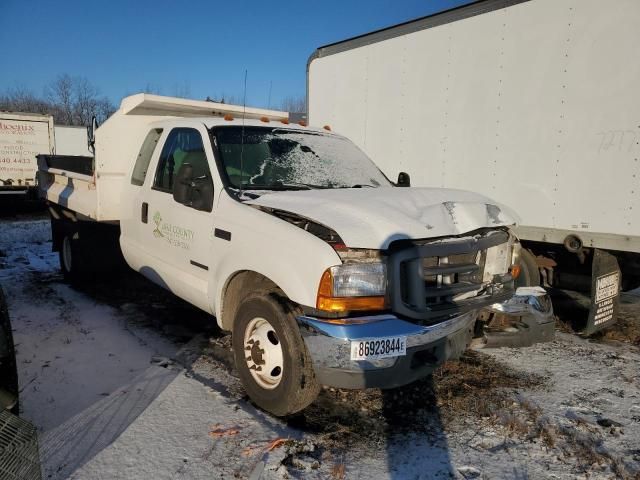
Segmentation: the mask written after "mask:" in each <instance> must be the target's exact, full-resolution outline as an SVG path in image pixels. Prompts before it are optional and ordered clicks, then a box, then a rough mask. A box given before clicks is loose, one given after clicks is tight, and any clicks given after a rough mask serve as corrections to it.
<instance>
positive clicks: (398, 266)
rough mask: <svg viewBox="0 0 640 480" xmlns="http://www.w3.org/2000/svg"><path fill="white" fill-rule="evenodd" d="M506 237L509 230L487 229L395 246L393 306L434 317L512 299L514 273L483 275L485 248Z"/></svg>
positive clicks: (399, 311)
mask: <svg viewBox="0 0 640 480" xmlns="http://www.w3.org/2000/svg"><path fill="white" fill-rule="evenodd" d="M508 241H509V234H508V233H507V232H506V231H503V230H489V231H482V232H479V233H477V234H475V235H470V236H468V237H465V238H450V239H444V240H437V241H431V242H421V243H418V242H415V243H410V244H406V243H405V244H400V245H399V246H397V247H396V248H392V249H391V251H390V255H389V257H388V270H387V271H388V275H389V278H388V284H389V297H390V298H389V302H390V305H391V308H392V310H393V311H394V313H396V314H399V315H402V316H405V317H409V318H410V319H414V320H420V321H433V320H437V319H440V318H442V317H449V316H452V315H456V314H461V313H464V312H468V311H470V310H473V309H478V308H482V307H485V306H487V305H491V304H493V303H496V302H500V301H503V300H506V299H508V298H509V297H510V296H511V295H512V294H513V279H512V278H511V275H509V274H508V273H505V274H504V275H495V276H493V277H492V278H487V275H485V260H486V252H487V249H488V248H490V247H494V246H497V245H501V244H505V243H507V242H508Z"/></svg>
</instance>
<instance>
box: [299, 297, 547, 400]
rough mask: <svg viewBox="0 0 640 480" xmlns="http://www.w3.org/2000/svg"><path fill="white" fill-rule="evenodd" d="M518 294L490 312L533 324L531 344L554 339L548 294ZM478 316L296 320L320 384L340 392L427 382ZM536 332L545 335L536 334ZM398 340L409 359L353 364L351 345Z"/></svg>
mask: <svg viewBox="0 0 640 480" xmlns="http://www.w3.org/2000/svg"><path fill="white" fill-rule="evenodd" d="M518 292H519V293H517V294H516V295H515V296H514V297H513V298H512V299H510V300H507V301H506V302H503V303H499V304H494V305H491V306H490V307H489V308H488V309H486V310H487V311H488V312H489V313H490V314H491V313H493V314H495V313H496V312H498V313H499V314H500V315H503V316H506V317H507V318H512V319H513V322H514V323H519V324H525V325H529V328H528V329H525V332H528V333H529V338H530V339H533V341H531V342H530V343H535V341H546V340H549V339H551V338H553V331H554V329H555V318H554V316H553V309H552V308H551V301H550V300H549V298H548V296H547V295H546V293H545V292H544V290H542V293H540V291H537V290H535V291H534V290H529V291H524V290H523V291H521V289H518ZM478 313H479V312H477V311H470V312H467V313H464V314H462V315H459V316H456V317H453V318H450V319H448V320H445V321H443V322H441V323H437V324H434V325H428V326H423V325H417V324H415V323H412V322H409V321H407V320H403V319H401V318H398V317H396V316H395V315H390V314H384V315H375V316H367V317H355V318H353V319H352V320H351V321H350V322H349V323H347V324H338V323H332V322H330V321H327V320H324V319H319V318H315V317H311V316H307V315H302V316H299V317H297V321H298V325H299V327H300V332H301V333H302V337H303V338H304V341H305V344H306V346H307V350H308V351H309V354H310V355H311V358H312V360H313V365H314V370H315V374H316V377H317V379H318V381H319V382H320V383H321V384H323V385H328V386H332V387H339V388H370V387H372V388H395V387H400V386H402V385H406V384H408V383H411V382H414V381H416V380H418V379H420V378H423V377H425V376H427V375H429V374H430V373H431V372H433V370H435V369H436V368H437V367H438V366H439V365H441V364H442V363H443V362H445V361H446V360H449V359H453V358H457V357H459V356H460V355H461V354H462V352H463V351H464V350H465V349H466V348H467V347H468V346H469V343H470V342H471V338H472V335H473V330H474V326H475V322H476V319H477V318H478ZM534 324H535V325H534ZM534 327H535V328H534ZM532 331H537V332H540V331H541V332H542V333H541V334H538V335H533V336H532V335H531V334H530V332H532ZM510 333H511V334H513V331H511V330H510ZM396 336H402V337H406V355H404V356H398V357H391V358H382V359H375V360H351V342H352V341H356V340H362V339H375V338H383V337H396ZM512 336H513V335H512ZM530 343H528V344H530ZM487 346H489V345H487ZM496 346H499V345H496Z"/></svg>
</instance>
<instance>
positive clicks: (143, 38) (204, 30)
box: [0, 0, 469, 106]
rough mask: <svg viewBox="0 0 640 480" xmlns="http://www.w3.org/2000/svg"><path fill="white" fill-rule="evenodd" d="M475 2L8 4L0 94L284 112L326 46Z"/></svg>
mask: <svg viewBox="0 0 640 480" xmlns="http://www.w3.org/2000/svg"><path fill="white" fill-rule="evenodd" d="M463 3H469V1H468V0H396V1H393V0H353V1H349V0H319V1H300V0H298V1H275V0H272V1H265V0H262V1H257V0H253V1H248V0H245V1H243V0H235V1H227V2H222V1H216V0H102V1H97V0H92V1H86V0H85V1H78V0H55V1H54V0H30V1H25V0H0V93H2V92H4V91H5V90H6V89H7V88H12V87H16V86H23V87H26V88H28V89H30V90H32V91H33V93H35V94H38V95H39V94H42V90H43V87H44V85H45V84H47V83H48V82H50V81H51V80H53V79H54V78H55V77H56V76H57V75H58V74H61V73H69V74H71V75H81V76H85V77H87V78H88V79H89V80H90V81H91V82H92V83H93V84H95V85H96V86H97V87H99V89H100V91H101V93H102V94H105V95H107V96H108V97H109V98H110V99H111V100H112V101H114V102H115V103H119V101H120V99H121V98H122V97H123V96H124V95H127V94H131V93H137V92H140V91H142V90H144V89H145V88H147V87H150V88H151V89H152V90H156V91H158V90H159V91H160V93H162V94H165V95H175V94H180V95H184V96H188V97H191V98H205V97H206V96H212V97H220V96H221V95H223V94H225V95H227V96H228V95H233V96H236V97H237V98H241V96H242V83H243V77H244V70H245V69H247V70H248V82H247V103H248V104H251V105H255V106H268V105H267V104H268V102H269V90H270V85H272V87H271V106H278V105H279V104H280V102H281V100H282V99H283V98H284V97H286V96H302V95H304V93H305V82H306V79H305V75H306V63H307V59H308V57H309V55H310V54H311V53H312V52H313V51H314V50H315V49H316V48H317V47H319V46H321V45H326V44H328V43H332V42H335V41H339V40H343V39H345V38H349V37H353V36H355V35H359V34H362V33H366V32H369V31H372V30H376V29H379V28H384V27H387V26H390V25H394V24H397V23H400V22H404V21H407V20H410V19H413V18H417V17H421V16H424V15H428V14H431V13H434V12H437V11H440V10H446V9H449V8H452V7H454V6H457V5H460V4H463Z"/></svg>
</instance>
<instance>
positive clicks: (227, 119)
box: [224, 113, 233, 122]
mask: <svg viewBox="0 0 640 480" xmlns="http://www.w3.org/2000/svg"><path fill="white" fill-rule="evenodd" d="M224 119H225V120H226V121H227V122H230V121H231V120H233V115H231V114H229V113H227V114H226V115H225V116H224Z"/></svg>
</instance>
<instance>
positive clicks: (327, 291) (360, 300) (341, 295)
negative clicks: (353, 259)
mask: <svg viewBox="0 0 640 480" xmlns="http://www.w3.org/2000/svg"><path fill="white" fill-rule="evenodd" d="M386 289H387V268H386V265H385V264H384V263H380V262H375V263H350V264H344V265H337V266H335V267H331V268H328V269H327V270H325V272H324V274H323V275H322V279H321V280H320V286H319V287H318V297H317V301H316V308H317V309H318V310H324V311H329V312H344V311H353V310H382V309H384V307H385V300H384V298H385V297H384V296H385V292H386Z"/></svg>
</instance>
